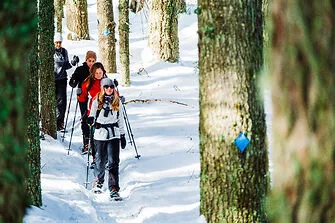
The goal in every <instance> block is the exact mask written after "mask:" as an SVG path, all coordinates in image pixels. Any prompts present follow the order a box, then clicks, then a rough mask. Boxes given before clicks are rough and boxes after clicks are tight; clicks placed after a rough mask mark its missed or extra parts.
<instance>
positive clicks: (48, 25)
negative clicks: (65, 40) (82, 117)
mask: <svg viewBox="0 0 335 223" xmlns="http://www.w3.org/2000/svg"><path fill="white" fill-rule="evenodd" d="M38 11H39V24H38V26H39V43H38V44H39V60H40V66H39V77H40V101H41V121H42V131H43V132H44V133H46V134H48V135H50V136H51V137H53V138H55V139H56V138H57V132H56V90H55V77H54V58H53V55H54V48H55V46H54V43H53V38H54V24H53V21H54V20H53V18H54V8H53V0H39V10H38Z"/></svg>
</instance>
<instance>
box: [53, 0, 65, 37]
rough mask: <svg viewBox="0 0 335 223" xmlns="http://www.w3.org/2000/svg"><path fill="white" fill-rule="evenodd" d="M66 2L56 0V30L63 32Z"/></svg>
mask: <svg viewBox="0 0 335 223" xmlns="http://www.w3.org/2000/svg"><path fill="white" fill-rule="evenodd" d="M64 3H65V0H54V7H55V19H56V32H58V33H62V31H63V24H62V21H63V16H64V7H63V6H64Z"/></svg>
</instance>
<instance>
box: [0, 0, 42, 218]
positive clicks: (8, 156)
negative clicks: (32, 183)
mask: <svg viewBox="0 0 335 223" xmlns="http://www.w3.org/2000/svg"><path fill="white" fill-rule="evenodd" d="M35 7H36V2H35V1H33V0H27V1H18V0H2V1H1V3H0V11H1V16H0V27H1V32H0V48H1V54H0V61H1V62H0V80H1V81H0V88H1V94H0V104H1V115H0V126H1V127H0V153H1V156H0V221H1V222H22V219H23V216H24V214H25V210H26V204H27V201H26V198H27V196H26V193H25V185H24V179H25V176H26V173H27V165H26V151H25V148H26V140H25V129H26V127H25V120H24V107H23V106H22V105H23V104H24V101H25V100H26V99H25V97H24V95H25V91H26V80H27V79H26V78H27V73H26V63H27V62H28V57H27V51H28V52H29V51H30V47H31V44H32V40H33V35H32V34H33V33H34V30H36V29H37V24H36V22H37V19H36V17H35V14H34V13H35V11H36V8H35Z"/></svg>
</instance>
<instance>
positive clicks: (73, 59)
mask: <svg viewBox="0 0 335 223" xmlns="http://www.w3.org/2000/svg"><path fill="white" fill-rule="evenodd" d="M78 63H79V57H78V56H76V55H74V56H73V58H72V60H71V64H72V66H76V65H77V64H78Z"/></svg>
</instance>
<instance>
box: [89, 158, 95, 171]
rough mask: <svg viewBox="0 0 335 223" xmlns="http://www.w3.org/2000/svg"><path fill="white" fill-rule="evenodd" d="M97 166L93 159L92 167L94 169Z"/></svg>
mask: <svg viewBox="0 0 335 223" xmlns="http://www.w3.org/2000/svg"><path fill="white" fill-rule="evenodd" d="M94 168H95V160H94V159H93V162H92V163H91V166H90V169H94Z"/></svg>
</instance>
